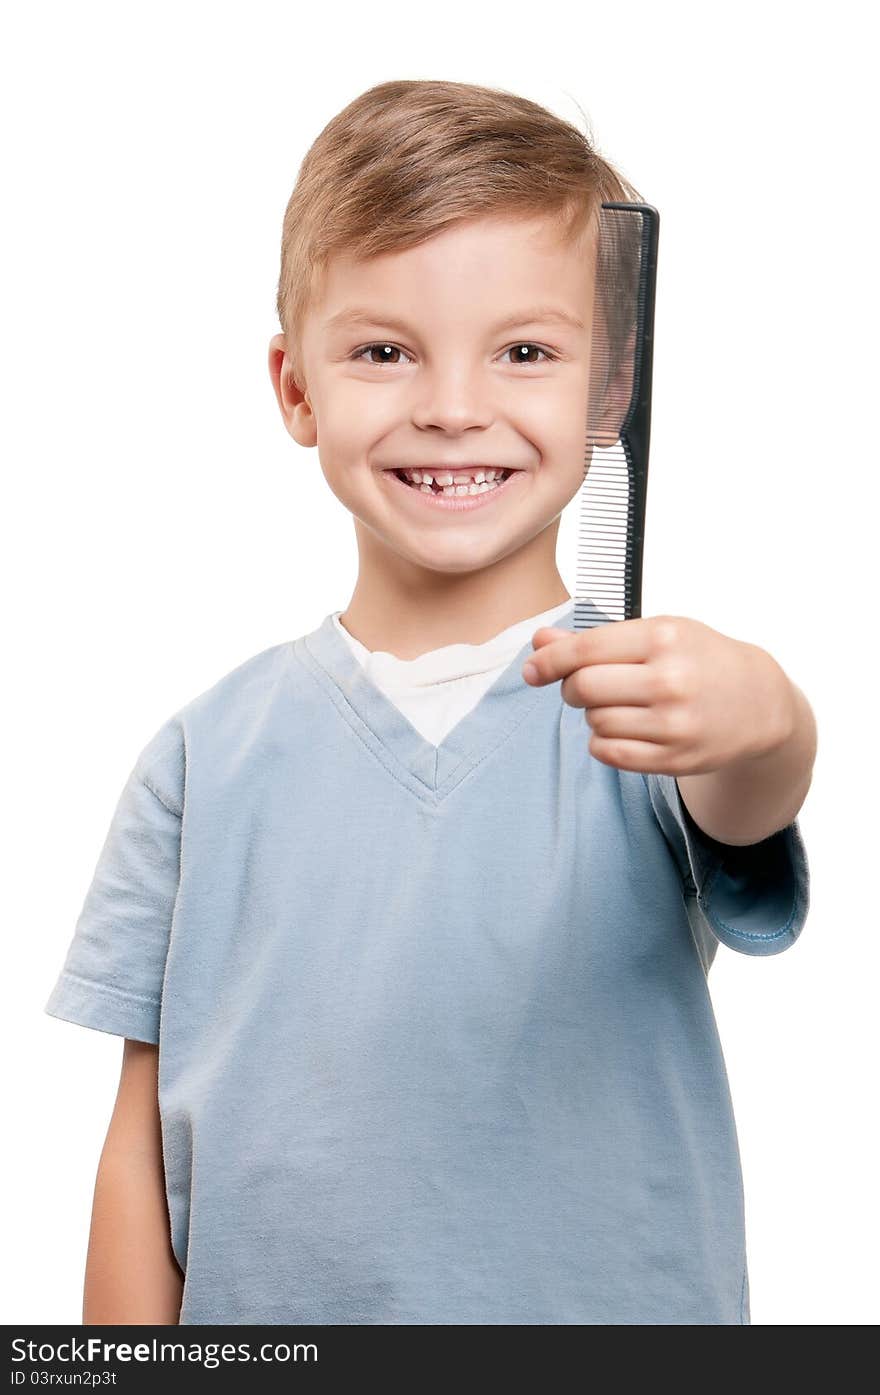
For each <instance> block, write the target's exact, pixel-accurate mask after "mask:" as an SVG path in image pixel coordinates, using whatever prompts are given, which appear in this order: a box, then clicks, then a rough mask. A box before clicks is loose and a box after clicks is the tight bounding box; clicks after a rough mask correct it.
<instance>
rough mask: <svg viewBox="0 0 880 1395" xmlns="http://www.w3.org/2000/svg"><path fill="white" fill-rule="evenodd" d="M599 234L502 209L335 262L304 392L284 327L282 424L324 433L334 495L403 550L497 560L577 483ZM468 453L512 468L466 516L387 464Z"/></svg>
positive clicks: (475, 562)
mask: <svg viewBox="0 0 880 1395" xmlns="http://www.w3.org/2000/svg"><path fill="white" fill-rule="evenodd" d="M592 236H593V234H592V231H591V230H589V229H588V231H587V232H586V233H585V234H584V236H583V238H582V239H581V240H580V241H579V242H577V243H575V244H572V245H567V246H566V245H562V244H561V243H560V242H559V240H558V236H557V234H556V232H555V229H554V226H553V224H552V222H550V221H548V220H546V219H543V218H539V219H529V220H528V221H526V220H522V219H520V220H516V219H510V218H500V217H492V218H485V219H479V220H476V221H471V222H467V223H463V224H458V225H456V226H455V227H453V228H451V229H448V230H446V231H444V232H442V233H440V234H438V235H437V236H436V237H434V238H432V239H431V240H430V241H428V242H424V243H421V244H420V245H419V246H416V247H413V248H409V249H407V250H405V251H402V252H394V253H389V254H384V255H382V256H379V257H375V258H372V259H371V260H369V261H363V260H361V261H359V260H356V259H354V258H353V257H345V258H343V257H336V258H334V259H332V260H331V262H330V263H329V264H328V266H327V268H326V269H325V273H324V276H323V279H322V282H321V285H320V291H319V295H318V298H317V299H315V300H314V301H313V303H312V304H311V306H310V308H309V311H308V313H307V316H306V320H305V323H304V326H303V334H302V344H301V353H302V363H303V373H304V376H305V384H304V385H302V390H301V388H300V387H298V386H297V385H294V384H292V383H291V381H290V378H289V375H288V372H287V364H286V360H285V357H284V349H285V341H284V337H283V335H281V334H278V335H276V336H275V337H274V338H273V340H272V344H271V346H270V371H271V374H272V379H273V383H274V386H275V391H276V395H277V396H278V401H279V405H280V407H281V410H282V414H283V416H284V420H285V424H286V426H287V429H288V431H289V432H290V434H291V435H292V436H293V438H294V439H295V440H296V441H297V442H298V443H299V444H300V445H304V446H314V445H317V446H318V451H319V456H320V461H321V467H322V469H323V472H324V475H325V477H326V479H327V482H328V484H329V485H330V488H331V489H332V490H333V492H334V494H335V495H336V496H337V498H338V499H340V500H341V502H342V503H343V504H344V505H345V507H346V508H347V509H348V510H349V511H350V512H351V513H352V514H353V515H354V516H355V519H356V520H359V521H360V523H361V524H362V525H363V526H365V527H367V528H368V529H370V530H371V532H372V533H373V535H374V536H375V538H376V539H378V540H379V541H380V542H381V543H383V544H384V545H385V546H387V547H388V548H391V549H392V550H393V551H394V552H395V553H397V554H398V555H399V556H401V557H404V558H406V559H408V560H409V561H410V562H412V563H414V564H416V565H418V566H420V567H425V568H428V569H430V570H431V571H435V572H436V571H440V572H447V573H463V572H472V571H474V570H478V569H481V568H483V567H486V566H490V565H491V564H492V563H493V562H496V561H498V560H500V559H501V558H503V557H507V556H508V555H510V554H512V553H513V552H515V551H516V550H517V549H519V548H522V547H524V546H525V545H526V544H527V543H529V542H530V541H531V540H532V539H533V538H535V537H536V536H537V535H538V534H539V533H541V532H543V531H544V530H545V529H546V528H547V527H548V526H549V525H550V524H554V523H556V521H557V520H558V517H559V514H560V513H561V511H562V509H563V508H564V507H565V505H566V504H567V503H568V502H569V500H570V499H571V498H572V497H573V496H574V494H575V493H576V492H577V490H578V489H579V488H580V486H581V484H582V483H583V478H584V452H585V437H586V414H587V394H588V385H589V372H590V345H591V320H592V311H593V256H594V254H593V250H592V249H593V241H592ZM548 310H555V311H557V312H559V313H560V314H561V315H564V316H569V317H571V319H572V320H573V321H575V322H574V323H571V322H569V321H568V320H562V319H559V320H556V319H553V318H552V317H551V316H550V315H548V314H547V313H546V311H548ZM536 311H537V313H535V312H536ZM355 314H357V315H358V316H361V317H360V318H357V319H355ZM347 316H348V317H349V318H346V317H347ZM505 322H508V323H506V324H505ZM386 346H389V347H386ZM521 346H532V347H529V348H523V347H521ZM467 464H477V465H481V466H483V467H486V468H491V467H494V468H496V469H505V470H513V471H516V472H517V473H515V474H513V475H511V479H510V483H509V484H507V485H506V486H505V487H504V488H503V489H500V490H498V491H497V497H496V496H495V494H494V492H493V493H490V494H488V495H486V496H483V497H481V507H478V508H471V509H468V510H460V511H459V510H452V509H447V508H443V507H438V506H437V505H436V504H433V503H432V500H431V499H428V498H426V497H425V496H424V495H423V494H422V493H420V491H419V490H418V489H413V488H410V487H408V486H406V485H402V484H401V483H400V482H399V481H398V479H397V478H396V477H395V475H394V473H393V472H394V470H397V469H401V468H414V469H422V470H427V471H428V472H429V473H431V474H433V475H435V476H436V474H437V473H438V471H440V472H442V471H443V469H444V468H450V469H451V470H452V473H453V474H454V473H455V466H461V465H467ZM356 526H357V525H356Z"/></svg>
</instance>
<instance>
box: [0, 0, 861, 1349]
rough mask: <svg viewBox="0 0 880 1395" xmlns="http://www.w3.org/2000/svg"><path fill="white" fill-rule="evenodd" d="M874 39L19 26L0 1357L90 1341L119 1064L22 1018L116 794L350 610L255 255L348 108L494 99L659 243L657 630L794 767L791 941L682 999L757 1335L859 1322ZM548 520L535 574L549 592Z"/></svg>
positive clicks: (192, 7)
mask: <svg viewBox="0 0 880 1395" xmlns="http://www.w3.org/2000/svg"><path fill="white" fill-rule="evenodd" d="M869 13H870V7H864V6H860V5H857V4H854V3H853V4H846V3H843V4H842V3H837V4H835V5H833V6H827V7H826V6H821V7H819V6H815V5H810V4H797V5H795V4H791V5H783V4H775V5H774V4H763V5H760V6H759V5H756V4H751V5H746V4H738V5H737V6H733V7H730V6H725V7H717V6H704V5H697V4H694V5H684V4H677V5H676V4H670V3H668V0H667V3H664V4H662V5H657V4H654V5H651V6H648V5H636V4H632V3H626V2H625V0H619V2H618V3H616V4H613V5H611V4H609V3H608V0H602V3H601V4H594V3H589V2H588V3H581V4H578V5H564V6H563V5H560V4H558V3H555V0H554V2H553V3H547V2H546V0H545V3H542V4H540V5H536V4H531V5H522V4H519V3H516V0H507V3H504V4H486V3H483V4H481V5H474V4H472V3H469V4H464V5H462V4H456V3H453V4H450V3H446V4H444V5H442V6H437V5H431V6H427V5H426V6H420V5H418V4H410V5H407V6H403V7H401V6H396V5H384V6H375V5H366V4H364V5H361V6H354V7H353V8H352V9H351V10H346V11H345V13H344V15H343V12H342V11H341V10H340V9H339V8H338V7H336V6H316V7H310V6H305V5H294V4H293V3H288V4H284V5H282V4H268V3H263V4H260V3H250V4H248V5H247V6H244V5H243V4H242V5H240V6H230V5H223V4H217V3H213V4H187V3H178V4H174V5H170V4H167V3H155V2H154V3H153V4H151V5H150V6H145V5H133V4H130V3H128V4H126V3H118V0H117V3H114V4H112V5H111V4H96V3H79V4H76V5H62V4H58V3H56V4H33V5H29V6H19V7H16V12H15V14H14V15H13V14H12V13H11V11H7V19H6V21H5V25H4V29H5V32H4V35H3V42H2V44H0V48H2V51H3V57H2V59H0V63H2V72H0V77H2V81H0V103H2V117H3V130H4V158H3V186H4V187H3V194H4V203H5V210H6V211H5V215H4V221H3V227H2V233H3V256H2V262H0V264H2V281H3V285H2V291H3V307H4V311H3V329H2V355H3V360H2V375H3V389H4V393H3V396H4V401H5V409H4V412H3V416H2V427H0V430H2V437H3V440H2V454H3V460H4V464H3V476H4V478H3V496H4V498H3V503H4V508H3V517H4V527H3V544H4V545H3V549H2V555H3V569H4V572H5V576H4V578H3V581H4V597H5V600H6V602H7V606H6V619H5V622H4V630H5V634H6V644H5V649H6V658H7V667H6V680H5V684H4V688H3V698H4V706H5V711H4V721H3V725H4V734H5V742H4V756H5V760H4V764H5V771H4V773H5V786H6V802H5V809H4V831H3V832H4V836H3V846H4V850H5V852H6V854H7V861H6V871H5V876H4V893H5V912H4V921H5V926H4V932H5V944H4V955H5V960H6V963H7V968H8V974H7V978H6V984H7V992H6V995H5V1011H4V1013H3V1034H4V1040H3V1042H2V1050H3V1062H4V1066H5V1072H4V1075H5V1079H4V1114H5V1119H6V1122H7V1125H8V1131H7V1144H6V1147H5V1149H4V1151H3V1154H2V1159H0V1167H2V1169H3V1172H4V1174H5V1176H4V1177H3V1179H2V1181H3V1187H2V1190H3V1196H4V1200H5V1203H6V1206H7V1215H6V1216H5V1218H4V1224H3V1229H4V1240H5V1243H4V1251H5V1256H6V1258H5V1263H4V1265H3V1279H2V1283H3V1293H2V1320H3V1321H4V1322H7V1323H13V1322H16V1321H27V1322H42V1323H50V1322H68V1323H69V1322H73V1323H79V1322H80V1321H81V1306H80V1305H81V1295H82V1274H83V1264H84V1256H85V1249H86V1243H87V1237H88V1225H89V1216H90V1207H91V1198H92V1188H93V1184H94V1175H95V1168H96V1165H97V1160H98V1154H99V1151H100V1147H101V1144H102V1142H103V1137H104V1132H105V1130H106V1126H107V1123H108V1120H109V1116H110V1112H111V1109H112V1105H113V1099H114V1095H115V1089H116V1084H117V1081H118V1073H119V1066H120V1060H121V1052H122V1041H121V1039H120V1038H117V1037H113V1036H110V1035H108V1034H105V1033H101V1032H96V1031H91V1030H88V1029H84V1028H81V1027H77V1026H74V1025H71V1024H69V1023H65V1022H61V1021H58V1020H56V1019H53V1018H50V1017H48V1016H46V1015H44V1014H43V1011H42V1009H43V1004H44V1002H45V1000H46V998H47V996H48V993H49V991H50V989H51V987H52V985H53V983H54V980H55V977H56V975H57V973H58V971H59V969H60V965H61V961H62V960H63V957H64V954H65V952H66V950H67V947H68V944H69V941H70V937H71V935H72V932H73V926H74V922H75V920H76V917H77V915H78V913H79V909H80V906H81V903H82V899H83V897H84V895H85V892H86V889H87V887H88V884H89V881H90V879H91V875H92V871H93V868H94V865H95V862H96V860H97V856H98V852H99V850H100V847H101V844H102V842H103V838H104V836H105V833H106V830H107V827H108V824H109V820H110V816H111V814H112V812H113V809H114V807H115V803H116V800H117V798H118V795H119V793H120V791H121V788H122V785H123V782H124V779H125V777H126V775H127V773H128V771H129V769H130V768H131V766H132V764H133V762H134V759H135V757H136V755H137V754H138V752H139V751H140V750H141V748H142V746H143V745H144V744H145V742H146V740H147V739H148V737H150V736H151V735H152V734H153V732H154V731H155V730H156V729H157V728H158V726H159V725H160V723H161V722H162V721H163V720H164V719H165V718H166V717H167V716H169V715H170V714H171V713H172V712H173V711H174V710H176V708H177V707H178V706H180V705H182V704H183V703H184V702H186V701H188V700H189V699H190V698H191V697H193V696H194V695H195V694H197V693H199V692H201V691H203V690H204V689H205V688H207V687H208V686H210V685H211V684H212V683H214V682H215V681H216V679H217V678H219V677H220V676H221V675H223V674H224V673H226V672H228V671H229V670H230V669H232V668H233V667H235V666H237V665H238V664H239V663H241V662H243V660H244V659H246V658H247V657H249V656H250V655H252V654H255V653H257V652H258V651H259V650H261V649H263V648H266V647H268V646H269V645H272V644H276V643H279V642H281V641H283V640H285V639H288V638H292V637H295V636H297V635H299V634H302V633H304V632H306V631H307V630H310V629H312V628H314V627H315V626H316V625H317V624H318V623H319V622H320V621H321V620H322V619H323V618H324V616H325V615H326V614H327V613H328V612H329V611H330V610H333V609H341V608H344V607H345V605H346V604H347V602H348V600H349V597H350V595H351V591H352V588H353V585H354V580H355V573H356V552H355V546H354V536H353V529H352V523H351V519H350V516H349V515H348V514H347V513H346V511H345V510H344V509H343V507H342V505H341V504H340V503H339V502H338V501H337V500H336V498H335V497H334V496H333V495H332V494H331V492H330V490H329V488H328V486H327V485H326V483H325V482H324V479H323V476H322V474H321V471H320V466H319V462H318V457H317V453H316V452H314V451H307V450H303V449H301V448H299V447H297V446H295V445H294V443H293V442H292V440H291V439H290V437H289V436H288V435H287V434H286V432H285V431H284V428H283V425H282V422H281V418H280V415H279V413H278V409H277V405H276V402H275V399H274V395H273V392H272V388H271V384H270V381H269V376H268V371H267V351H268V342H269V339H270V337H271V335H272V334H273V333H275V332H276V331H277V329H278V325H277V322H276V319H275V314H274V296H275V286H276V281H277V275H278V254H279V246H280V235H281V220H282V216H283V212H284V207H285V204H286V201H287V198H288V196H289V194H290V191H291V189H292V187H293V183H294V181H295V178H296V173H297V169H298V166H299V162H300V160H301V159H302V157H303V155H304V153H305V150H306V149H307V147H308V145H309V144H310V143H311V141H312V140H314V138H315V137H316V136H317V135H318V133H319V131H320V130H321V128H322V127H323V126H324V124H325V123H326V122H327V121H328V120H329V119H330V118H331V117H332V116H333V115H334V114H335V113H336V112H337V111H338V110H339V109H340V108H341V107H343V106H344V105H346V104H347V103H348V102H349V101H350V100H352V98H354V97H355V96H357V95H358V93H360V92H361V91H363V90H364V89H365V88H367V87H369V86H371V85H372V84H373V83H376V82H380V81H384V80H387V79H389V78H401V77H406V78H445V79H455V80H460V81H465V82H476V83H484V84H488V85H492V86H500V87H506V88H508V89H510V90H513V91H516V92H519V93H520V94H521V95H523V96H527V97H530V98H532V99H533V100H536V101H539V102H541V103H543V104H544V105H545V106H548V107H550V108H551V109H552V110H554V111H556V112H557V114H559V115H560V116H562V117H564V118H565V119H567V120H571V121H573V122H574V123H575V124H576V125H578V126H579V127H581V128H582V118H581V115H580V112H579V111H578V106H577V105H576V104H577V103H579V104H580V106H581V107H583V109H584V111H585V112H586V113H587V116H588V117H589V120H590V123H591V126H592V130H593V133H594V135H595V138H596V140H597V143H598V145H599V148H600V149H601V151H602V152H603V153H604V154H606V155H607V156H608V157H609V158H610V159H611V160H612V161H614V162H615V163H616V164H617V165H618V167H619V168H620V169H622V171H623V172H624V173H625V174H626V175H627V176H628V177H629V178H631V179H632V180H633V182H634V183H635V185H636V186H637V188H639V190H640V191H641V193H642V194H643V196H644V197H645V198H646V199H647V200H648V201H649V202H651V203H654V204H655V205H656V206H657V207H658V208H659V209H660V212H661V220H662V221H661V234H660V259H659V274H658V293H657V318H656V351H655V366H654V411H653V426H652V440H651V469H650V479H649V493H648V527H647V540H646V550H645V583H644V597H643V613H644V614H645V615H651V614H659V613H664V612H665V613H672V614H680V615H689V616H693V617H695V618H697V619H699V620H702V621H703V622H704V623H706V624H709V625H712V626H713V627H715V628H716V629H719V630H721V631H723V632H724V633H727V634H730V635H733V636H735V637H737V638H741V639H746V640H749V641H751V642H753V643H756V644H760V645H762V646H763V647H765V648H767V649H768V650H770V652H771V653H773V654H774V655H775V656H776V658H777V659H778V660H779V661H780V663H781V664H782V665H783V667H784V668H785V669H786V670H787V672H788V673H789V674H790V676H791V677H792V678H793V679H794V681H795V682H797V683H798V684H799V685H800V686H801V687H802V688H803V689H804V691H805V692H806V693H807V695H808V697H809V699H810V701H811V702H812V704H813V707H814V710H815V712H816V716H817V720H818V725H819V735H820V750H819V757H818V761H817V764H816V768H815V774H814V780H813V786H812V789H811V791H810V794H809V796H808V798H807V801H806V804H805V805H804V808H803V810H802V813H801V827H802V831H803V834H804V838H805V842H806V845H807V851H808V855H809V859H810V870H811V895H812V905H811V910H810V915H809V919H808V922H807V926H806V928H805V930H804V932H803V934H802V936H801V938H800V940H799V942H798V943H797V944H796V945H795V946H794V947H793V948H792V949H790V950H789V951H788V952H786V953H784V954H782V955H780V956H778V957H774V958H764V959H760V958H759V959H754V958H747V957H745V956H740V955H737V954H736V953H735V952H733V951H730V950H727V949H725V948H724V947H722V948H721V949H720V950H719V953H718V957H717V959H716V962H715V965H714V967H713V969H712V972H711V975H710V985H711V991H712V996H713V999H714V1003H715V1007H716V1011H717V1016H718V1020H719V1025H720V1030H721V1036H722V1042H723V1046H724V1052H725V1059H726V1061H727V1067H728V1071H729V1076H730V1082H731V1089H732V1092H733V1097H734V1104H735V1108H736V1116H737V1121H738V1128H739V1134H740V1144H741V1151H742V1158H743V1168H744V1175H745V1188H746V1197H747V1236H748V1248H749V1264H750V1276H751V1294H752V1320H753V1323H754V1324H797V1325H800V1324H810V1325H812V1324H867V1323H874V1322H876V1321H877V1318H878V1315H880V1304H878V1299H877V1284H876V1259H875V1256H876V1247H877V1243H878V1231H877V1213H876V1203H875V1191H876V1179H877V1168H878V1157H877V1149H876V1133H877V1116H876V1095H877V1039H876V1032H875V1027H874V1023H875V1021H876V1011H875V999H876V996H877V983H878V938H880V917H878V914H877V910H876V894H875V889H874V886H873V873H874V871H875V870H876V865H877V817H876V812H875V810H876V803H875V800H874V799H871V800H869V790H874V792H875V793H876V787H877V775H878V769H877V735H876V729H875V728H874V727H873V726H872V723H873V722H874V721H875V720H876V710H877V678H876V673H877V668H876V656H875V647H876V633H877V627H876V611H877V600H878V596H877V585H876V579H875V578H876V570H875V558H876V552H877V546H878V541H877V520H876V511H877V502H878V497H877V487H876V482H875V481H876V471H877V467H878V459H877V429H876V413H877V405H876V403H877V399H876V381H877V357H876V352H875V350H876V325H877V313H878V303H877V292H876V281H877V231H876V228H877V212H878V209H877V196H876V188H877V164H876V150H875V146H876V139H877V134H878V132H877V120H876V111H875V109H874V108H873V107H871V106H869V104H868V97H867V93H868V91H869V88H870V85H871V81H872V78H873V72H872V71H871V69H870V66H869V54H871V53H872V52H873V49H872V47H871V45H870V44H869V42H868V34H867V31H866V28H865V26H866V25H867V23H868V17H869ZM576 528H577V510H576V504H573V505H569V508H568V509H567V511H566V514H565V515H564V517H563V524H562V529H561V532H560V547H559V562H560V569H561V571H562V575H563V578H564V579H565V581H566V583H567V585H568V588H569V590H570V591H572V592H573V591H574V581H575V578H574V556H575V552H574V546H575V538H576Z"/></svg>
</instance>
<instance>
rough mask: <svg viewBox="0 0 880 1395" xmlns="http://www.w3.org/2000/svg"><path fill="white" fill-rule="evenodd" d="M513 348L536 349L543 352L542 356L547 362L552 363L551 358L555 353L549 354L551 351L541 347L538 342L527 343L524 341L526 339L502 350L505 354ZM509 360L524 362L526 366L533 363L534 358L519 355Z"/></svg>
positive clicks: (540, 352)
mask: <svg viewBox="0 0 880 1395" xmlns="http://www.w3.org/2000/svg"><path fill="white" fill-rule="evenodd" d="M515 349H537V351H538V353H539V354H543V355H544V357H545V358H546V359H547V361H548V363H552V362H553V360H554V359H555V358H556V355H555V354H551V352H550V350H549V349H542V348H541V345H540V344H529V343H528V342H526V341H523V342H522V343H520V344H511V346H510V348H509V349H505V350H504V352H505V353H506V354H509V353H510V352H511V351H512V350H515ZM511 362H512V363H524V364H525V365H526V367H528V366H529V365H530V364H532V363H535V362H536V360H535V359H525V358H522V357H519V358H514V359H512V360H511Z"/></svg>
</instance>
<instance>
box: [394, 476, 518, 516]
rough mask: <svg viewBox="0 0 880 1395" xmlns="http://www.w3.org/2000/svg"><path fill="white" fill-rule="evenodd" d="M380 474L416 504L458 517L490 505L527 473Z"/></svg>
mask: <svg viewBox="0 0 880 1395" xmlns="http://www.w3.org/2000/svg"><path fill="white" fill-rule="evenodd" d="M381 473H382V476H383V478H385V479H388V480H390V481H391V482H392V484H393V485H395V486H399V487H400V488H401V489H405V490H406V491H407V493H408V494H410V495H412V496H413V500H414V502H417V503H424V504H427V505H428V506H429V507H434V508H439V509H446V510H451V511H452V512H456V513H458V512H462V511H464V510H470V509H474V508H482V507H484V506H485V505H486V504H488V503H491V501H492V500H494V499H496V498H498V497H500V495H502V494H504V493H506V492H507V491H508V490H509V489H510V488H511V487H512V486H513V485H515V482H516V481H517V480H518V479H519V478H520V477H521V476H522V475H525V474H526V473H527V471H525V470H508V469H505V468H503V467H501V466H497V467H491V466H487V467H485V468H483V469H476V470H475V469H473V468H471V469H463V470H462V471H461V472H458V471H453V470H437V472H436V474H435V473H432V472H431V471H427V470H425V471H419V470H404V469H390V470H383V471H382V472H381Z"/></svg>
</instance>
